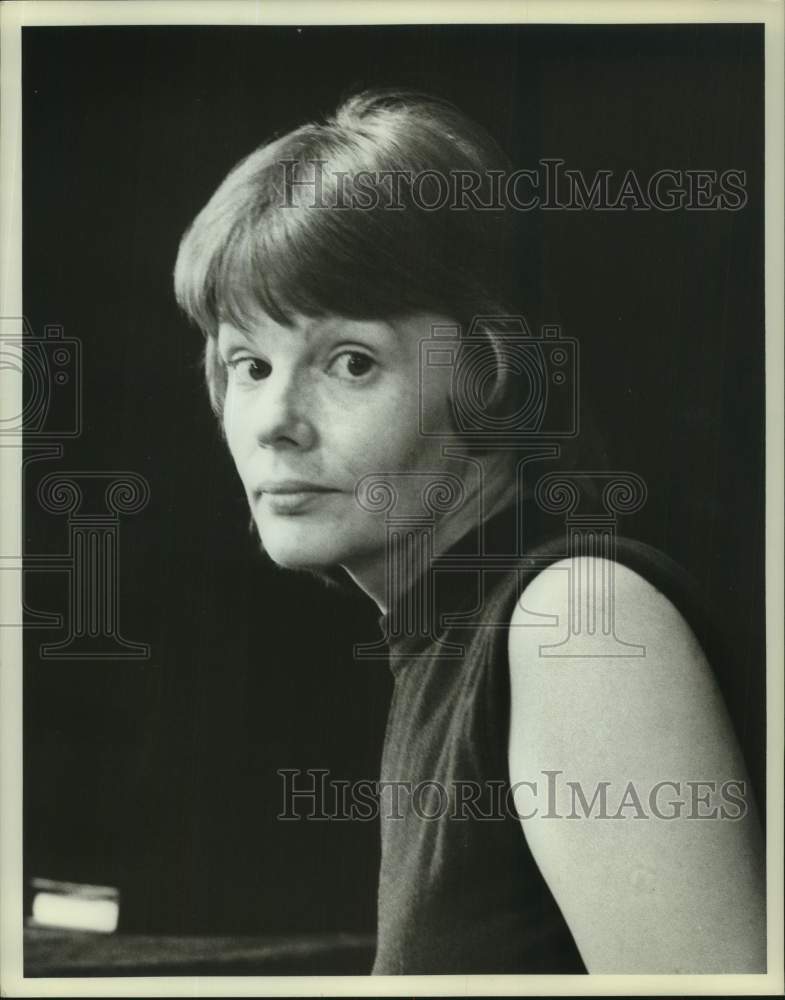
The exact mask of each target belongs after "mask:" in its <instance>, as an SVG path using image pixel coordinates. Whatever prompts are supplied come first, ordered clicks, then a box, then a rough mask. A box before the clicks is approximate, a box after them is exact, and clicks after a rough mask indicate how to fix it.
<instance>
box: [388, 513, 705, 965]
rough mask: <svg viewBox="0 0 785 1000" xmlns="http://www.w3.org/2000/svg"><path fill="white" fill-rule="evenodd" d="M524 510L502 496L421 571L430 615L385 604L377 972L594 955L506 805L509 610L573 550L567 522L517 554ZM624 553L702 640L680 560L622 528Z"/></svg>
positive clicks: (623, 559) (565, 961)
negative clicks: (585, 950)
mask: <svg viewBox="0 0 785 1000" xmlns="http://www.w3.org/2000/svg"><path fill="white" fill-rule="evenodd" d="M523 516H529V511H527V510H526V509H525V508H524V509H523V510H522V511H518V510H517V507H516V505H515V504H513V505H512V506H510V507H507V508H505V509H503V510H502V511H500V512H499V513H497V514H496V515H495V516H494V517H493V518H491V519H490V520H488V521H487V522H486V523H485V525H484V526H478V527H475V528H474V529H472V530H471V531H470V532H468V533H467V534H466V535H465V536H464V537H463V538H461V539H460V540H459V541H458V542H457V543H456V544H455V545H453V546H452V547H451V548H450V549H449V550H448V551H447V552H446V553H443V554H442V555H441V556H440V557H439V558H438V559H436V560H434V561H433V563H432V564H431V568H430V570H429V571H428V573H427V574H425V576H427V577H428V580H427V583H428V585H429V586H431V587H432V588H433V589H432V591H431V594H432V597H431V601H432V613H431V614H430V616H429V617H430V620H431V621H433V622H434V623H435V627H434V628H432V629H428V628H423V629H421V630H418V628H417V627H414V628H411V627H409V628H408V629H405V628H404V629H400V628H396V625H400V622H401V621H402V617H401V613H400V612H401V606H400V604H397V605H396V608H395V609H393V610H392V611H391V612H390V613H388V614H387V615H383V616H382V618H381V619H380V625H381V627H382V629H383V632H384V633H385V635H387V641H388V645H389V650H390V668H391V670H392V672H393V675H394V690H393V696H392V702H391V706H390V713H389V717H388V723H387V730H386V734H385V739H384V747H383V752H382V766H381V782H382V784H381V786H380V787H381V796H380V805H381V833H382V860H381V870H380V876H379V897H378V944H377V953H376V960H375V963H374V966H373V970H372V971H373V974H376V975H380V974H381V975H390V974H428V973H431V974H450V973H465V974H471V973H486V974H487V973H584V972H585V971H586V969H585V966H584V965H583V962H582V961H581V957H580V954H579V952H578V950H577V947H576V945H575V942H574V940H573V938H572V935H571V934H570V931H569V929H568V927H567V925H566V923H565V920H564V918H563V916H562V914H561V911H560V910H559V907H558V905H557V904H556V902H555V900H554V898H553V896H552V895H551V893H550V891H549V889H548V887H547V885H546V883H545V881H544V879H543V877H542V875H541V874H540V871H539V869H538V867H537V865H536V863H535V861H534V858H533V857H532V855H531V853H530V851H529V849H528V846H527V843H526V839H525V837H524V834H523V829H522V827H521V824H520V820H519V818H518V817H517V816H516V815H515V813H514V811H513V809H511V808H505V807H504V803H505V792H506V790H507V789H508V788H509V772H508V764H507V746H508V731H509V711H510V709H509V664H508V657H507V641H508V629H507V628H506V627H505V626H506V625H507V624H509V621H510V618H511V617H512V613H513V610H514V608H515V605H516V603H517V601H518V599H519V597H520V595H521V592H522V590H523V589H524V587H525V586H526V584H527V583H528V582H529V580H531V579H532V578H533V577H534V576H535V575H536V574H537V573H538V572H539V571H540V570H541V569H542V568H543V566H544V565H545V564H547V563H549V562H551V563H552V562H557V561H558V560H559V559H561V558H564V556H565V555H566V554H567V553H566V551H565V547H566V543H565V539H564V537H563V536H562V537H561V538H559V539H556V540H554V541H552V542H549V543H546V544H541V545H539V546H537V547H533V548H529V547H528V546H527V547H526V548H525V549H524V550H523V551H525V552H526V555H525V556H523V555H521V556H518V557H515V553H516V552H520V551H521V548H520V547H519V540H520V538H521V536H522V528H521V524H522V522H521V518H522V517H523ZM526 534H527V535H529V537H530V533H529V532H528V531H527V532H526ZM480 553H482V565H483V566H484V567H486V569H484V570H483V572H479V571H478V570H477V568H476V557H477V556H479V554H480ZM472 556H474V557H475V565H474V566H472V565H471V563H472ZM504 556H506V557H507V558H506V559H504V558H501V557H504ZM511 557H515V558H511ZM615 559H616V561H617V562H620V563H623V564H625V565H628V566H629V567H630V568H631V569H633V570H635V571H637V572H638V573H640V574H641V575H642V576H644V577H645V578H646V579H647V580H649V581H650V582H651V583H652V584H653V585H654V586H655V587H657V589H658V590H660V591H661V592H663V593H664V594H665V595H666V596H667V597H669V598H670V600H671V601H673V603H674V604H675V605H676V607H677V608H679V610H680V611H681V612H682V614H683V615H684V616H685V617H686V618H687V621H688V622H689V623H690V624H691V626H692V627H693V630H694V631H695V632H696V634H697V635H698V638H699V640H701V641H702V642H703V641H704V638H705V637H706V636H707V634H708V633H707V631H706V630H707V628H708V625H707V620H706V618H705V615H704V613H703V611H702V609H701V607H700V602H699V600H698V598H697V596H696V594H695V593H694V591H693V590H692V588H691V585H690V582H689V580H688V578H687V577H686V574H684V572H683V571H682V570H680V568H679V567H678V566H677V565H676V564H675V563H673V562H672V560H670V559H669V558H668V557H667V556H665V555H664V554H662V553H660V552H658V551H657V550H656V549H653V548H651V547H650V546H647V545H645V544H643V543H640V542H634V541H630V540H628V539H622V538H618V539H617V540H616V546H615ZM461 561H463V567H462V566H461ZM422 582H423V578H421V580H420V581H419V583H420V584H422ZM418 587H419V584H418ZM413 592H414V591H410V592H409V593H408V594H407V595H404V597H403V598H402V599H401V601H402V602H404V603H406V602H408V607H409V611H411V608H412V606H413V603H417V601H419V602H420V605H421V606H422V607H425V604H424V603H423V600H424V598H423V595H424V594H426V593H427V592H428V591H427V588H419V589H418V590H417V595H418V596H416V597H415V598H414V599H413V597H412V594H413ZM478 609H481V610H478ZM404 610H405V609H404ZM396 615H397V618H396ZM461 616H462V617H463V619H464V622H463V623H460V621H459V618H460V617H461ZM404 617H405V616H404ZM406 620H407V621H408V623H409V625H411V622H412V621H415V622H416V615H415V616H414V618H412V615H411V614H409V615H408V618H407V619H406ZM478 623H480V624H481V623H484V624H485V626H486V627H478ZM488 624H492V625H495V626H496V627H487V626H488ZM407 631H408V633H409V634H407ZM391 632H392V634H390V633H391ZM396 632H397V634H396ZM429 632H430V634H427V633H429ZM423 633H425V634H423ZM707 641H708V640H707ZM448 644H451V645H452V646H453V647H463V655H455V654H456V650H455V649H454V648H450V645H448ZM704 648H705V644H704ZM707 652H708V651H707ZM388 783H389V784H388ZM395 783H400V784H397V785H396V784H395ZM433 783H438V787H437V786H436V785H434V784H433ZM510 801H511V800H510ZM483 816H485V817H491V818H483Z"/></svg>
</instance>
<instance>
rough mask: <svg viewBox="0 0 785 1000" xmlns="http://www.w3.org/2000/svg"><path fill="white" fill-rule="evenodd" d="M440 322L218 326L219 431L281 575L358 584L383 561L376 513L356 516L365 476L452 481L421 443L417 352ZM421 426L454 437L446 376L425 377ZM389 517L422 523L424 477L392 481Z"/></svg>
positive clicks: (431, 440)
mask: <svg viewBox="0 0 785 1000" xmlns="http://www.w3.org/2000/svg"><path fill="white" fill-rule="evenodd" d="M445 322H449V321H448V320H446V319H445V318H444V317H438V316H431V315H424V314H421V315H417V316H414V317H411V318H407V319H405V320H400V321H398V320H396V321H392V322H385V321H378V322H377V321H367V320H347V319H343V318H340V317H330V318H326V319H325V318H317V319H309V318H307V317H298V318H297V319H296V320H295V322H294V324H293V326H291V327H285V326H281V325H279V324H278V323H276V322H275V321H274V320H272V319H271V318H270V317H269V316H268V315H267V314H266V313H264V312H261V311H260V312H259V313H258V314H257V316H256V317H255V322H254V323H253V326H252V329H251V330H250V332H247V333H246V332H243V331H241V330H238V329H236V328H235V327H233V326H231V325H230V324H222V325H221V327H220V330H219V335H218V349H219V352H220V356H221V359H222V361H223V363H224V364H225V365H226V370H227V390H226V398H225V402H224V415H223V419H224V429H225V433H226V438H227V441H228V444H229V448H230V450H231V453H232V457H233V458H234V461H235V464H236V466H237V470H238V472H239V474H240V478H241V480H242V482H243V486H244V487H245V491H246V495H247V497H248V502H249V504H250V506H251V511H252V513H253V517H254V520H255V523H256V525H257V528H258V531H259V534H260V536H261V540H262V544H263V546H264V549H265V551H266V552H267V553H268V554H269V555H270V557H271V558H272V559H273V560H274V561H275V562H276V563H278V564H279V565H282V566H288V567H292V568H295V567H300V568H308V567H312V568H316V567H329V566H336V565H342V566H344V567H345V568H346V569H347V570H349V571H350V572H352V573H357V574H362V573H363V572H364V571H365V572H367V571H368V570H369V568H370V569H372V568H373V567H374V566H378V565H379V562H380V560H383V559H384V557H385V542H386V523H385V515H384V513H378V512H369V511H367V510H364V509H363V508H362V507H361V506H360V504H359V503H358V501H357V499H356V497H355V487H356V485H357V483H358V482H359V481H360V480H361V479H362V478H363V477H365V476H367V475H369V474H372V473H376V474H380V475H381V476H384V475H385V474H387V475H391V474H396V473H401V472H420V473H427V472H431V473H433V474H434V478H436V476H437V475H438V474H439V473H444V472H452V473H453V474H458V475H460V474H461V471H462V468H463V467H462V466H460V467H459V466H458V463H457V462H455V461H451V460H448V459H445V458H443V457H442V455H441V447H442V445H443V443H444V439H441V438H439V437H432V436H424V435H423V434H421V433H420V422H421V416H420V395H421V377H420V342H421V341H422V340H423V339H426V338H428V337H429V336H430V335H431V330H432V326H433V325H434V324H436V323H441V324H444V323H445ZM426 377H427V378H428V384H427V385H426V387H425V393H424V397H423V410H424V412H423V414H422V418H423V423H424V426H427V427H429V428H439V429H441V428H444V431H445V433H449V431H450V428H451V426H452V423H451V417H450V403H449V379H450V369H449V368H443V369H434V370H429V371H428V372H427V373H426ZM392 481H393V482H394V486H395V489H396V491H397V494H398V499H397V503H396V507H395V515H396V517H397V516H399V515H406V514H407V513H408V514H414V515H416V514H420V515H422V514H424V513H425V511H424V510H423V508H422V506H421V502H420V499H419V498H420V495H421V493H422V486H423V476H410V477H406V476H403V477H401V476H397V475H396V476H394V480H392Z"/></svg>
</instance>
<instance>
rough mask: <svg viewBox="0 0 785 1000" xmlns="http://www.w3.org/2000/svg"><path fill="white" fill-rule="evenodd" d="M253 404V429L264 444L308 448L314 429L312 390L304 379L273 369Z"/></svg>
mask: <svg viewBox="0 0 785 1000" xmlns="http://www.w3.org/2000/svg"><path fill="white" fill-rule="evenodd" d="M255 404H256V405H255V407H254V424H255V426H254V433H255V435H256V440H257V442H258V443H259V445H261V446H262V447H265V448H274V447H287V446H288V447H292V446H294V447H298V448H309V447H311V445H312V444H313V439H314V432H313V424H312V421H311V418H310V411H311V405H310V393H309V391H308V387H307V386H306V385H305V384H304V383H303V380H302V379H299V378H297V377H296V376H294V375H292V374H287V373H285V372H278V373H276V372H275V371H273V372H272V373H271V374H270V376H269V378H267V379H266V380H265V384H264V388H263V389H262V390H261V391H260V392H259V395H258V398H257V400H256V401H255Z"/></svg>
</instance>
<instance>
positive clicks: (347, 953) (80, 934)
mask: <svg viewBox="0 0 785 1000" xmlns="http://www.w3.org/2000/svg"><path fill="white" fill-rule="evenodd" d="M375 943H376V942H375V939H374V936H373V935H371V934H358V933H349V932H347V933H337V934H336V933H334V934H297V935H270V936H267V937H251V936H228V935H227V936H225V937H190V936H188V937H185V936H176V937H175V936H168V935H143V934H94V933H88V932H84V931H62V930H49V929H46V928H27V929H26V930H25V934H24V967H25V976H29V977H37V976H58V977H59V976H191V975H202V976H203V975H214V976H231V975H241V976H281V975H314V976H315V975H367V974H368V973H369V972H370V970H371V966H372V964H373V957H374V949H375Z"/></svg>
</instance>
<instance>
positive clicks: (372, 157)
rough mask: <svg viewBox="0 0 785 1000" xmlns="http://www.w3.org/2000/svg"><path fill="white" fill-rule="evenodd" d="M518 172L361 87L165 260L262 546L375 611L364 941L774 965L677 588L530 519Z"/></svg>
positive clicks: (739, 771) (212, 210) (515, 968)
mask: <svg viewBox="0 0 785 1000" xmlns="http://www.w3.org/2000/svg"><path fill="white" fill-rule="evenodd" d="M510 173H511V171H510V164H509V163H508V161H507V160H506V159H505V157H504V156H503V154H502V153H501V152H500V150H499V149H498V147H497V146H496V145H495V143H494V142H493V141H492V140H491V139H490V137H489V136H487V134H485V133H484V131H483V130H482V129H480V128H478V127H477V126H476V125H474V124H473V123H471V122H470V121H469V120H467V119H466V118H465V117H464V116H463V115H462V114H460V113H459V112H458V111H457V110H456V109H454V108H453V107H451V106H450V105H448V104H446V103H444V102H442V101H439V100H436V99H432V98H428V97H424V96H421V95H414V94H405V93H391V92H379V93H365V94H361V95H359V96H357V97H354V98H352V99H350V100H348V101H347V102H345V103H344V104H343V105H342V107H341V108H340V109H339V110H338V112H337V113H336V114H335V116H334V117H333V118H331V119H329V120H328V121H327V122H326V123H325V124H320V125H306V126H304V127H302V128H300V129H297V130H295V131H294V132H292V133H290V134H288V135H286V136H284V137H283V138H280V139H277V140H275V141H273V142H271V143H269V144H266V145H264V146H262V147H261V148H260V149H258V150H257V151H256V152H254V153H252V154H251V155H250V156H249V157H248V158H247V159H246V160H244V161H243V162H242V163H240V164H239V165H238V166H237V167H236V168H235V169H234V170H233V171H232V172H231V173H230V174H229V176H228V177H227V178H226V179H225V180H224V182H223V183H222V184H221V185H220V187H219V188H218V190H217V191H216V192H215V194H214V195H213V197H212V198H211V199H210V201H209V202H208V204H207V205H206V207H205V208H204V209H203V210H202V211H201V213H200V214H199V215H198V216H197V218H196V220H195V221H194V223H193V225H192V226H191V228H190V229H189V231H188V232H187V233H186V235H185V237H184V238H183V242H182V244H181V247H180V252H179V256H178V260H177V266H176V273H175V284H176V292H177V297H178V301H179V302H180V304H181V306H182V307H183V309H184V310H185V311H186V313H187V314H188V315H189V316H190V317H191V318H192V319H193V320H195V321H196V322H197V323H198V324H199V326H200V327H201V328H202V330H203V331H204V332H205V334H206V372H207V382H208V387H209V390H210V396H211V400H212V403H213V406H214V408H215V410H216V412H217V414H218V415H219V417H220V419H221V422H222V427H223V429H224V433H225V436H226V440H227V443H228V446H229V449H230V451H231V453H232V456H233V458H234V461H235V463H236V465H237V470H238V473H239V475H240V478H241V480H242V483H243V486H244V488H245V491H246V495H247V498H248V502H249V504H250V508H251V512H252V515H253V520H254V523H255V525H256V528H257V529H258V533H259V536H260V538H261V542H262V545H263V548H264V550H265V551H266V552H267V554H268V555H269V556H270V558H271V559H273V560H274V561H275V562H276V563H277V564H279V565H281V566H284V567H291V568H304V569H308V570H312V571H316V572H319V573H323V574H325V575H330V574H332V573H334V572H335V571H336V570H337V569H338V568H339V567H340V568H342V569H343V570H344V571H345V572H346V573H348V574H349V576H350V577H351V578H352V579H353V580H354V582H355V583H356V584H357V585H358V586H359V587H361V588H362V589H363V590H364V591H365V592H366V593H367V594H369V595H370V596H371V597H372V598H373V599H374V600H375V601H376V603H377V604H378V606H379V609H380V611H381V613H382V617H381V625H382V629H383V631H384V634H385V637H386V641H387V651H388V653H389V657H390V665H391V668H392V670H393V673H394V675H395V691H394V695H393V702H392V705H391V709H390V716H389V720H388V727H387V732H386V737H385V746H384V756H383V761H382V775H381V777H382V786H381V815H382V868H381V875H380V883H379V940H378V950H377V956H376V962H375V965H374V970H373V971H374V972H375V973H380V974H384V973H457V972H462V973H480V972H498V973H501V972H521V973H524V972H575V971H584V969H588V971H589V972H628V973H633V972H641V973H643V972H645V973H653V972H743V971H762V970H763V969H764V968H765V925H764V912H763V898H764V897H763V871H762V869H763V863H762V848H761V841H760V829H759V825H758V819H757V815H756V810H755V807H754V803H753V802H752V801H751V798H750V793H749V782H748V779H747V776H746V772H745V770H744V762H743V760H742V758H741V754H740V751H739V749H738V746H737V744H736V741H735V738H734V735H733V732H732V729H731V726H730V723H729V720H728V716H727V713H726V711H725V708H724V705H723V703H722V699H721V696H720V695H719V693H718V689H717V687H716V684H715V682H714V678H713V674H712V670H711V667H710V665H709V660H708V658H707V651H711V649H712V645H711V637H710V631H709V629H708V628H706V627H705V625H704V624H703V618H702V615H701V613H700V610H699V608H698V607H697V604H696V602H695V600H694V598H693V596H692V594H691V592H690V589H689V586H688V585H686V584H685V583H684V581H683V579H682V577H681V575H680V574H679V572H678V570H677V569H676V568H675V567H674V566H673V565H672V564H670V563H669V562H668V560H666V559H665V558H664V557H662V556H661V555H660V554H658V553H656V552H654V551H653V550H650V549H648V548H647V547H646V546H642V545H638V544H636V543H632V542H626V541H623V540H618V542H616V543H615V544H614V546H613V547H612V548H611V549H608V548H607V547H606V548H605V549H595V550H586V551H585V552H584V551H580V552H579V551H576V550H575V549H574V548H571V549H570V550H569V551H565V546H564V542H563V541H559V542H554V541H553V540H552V539H550V540H549V539H548V538H546V537H545V536H546V535H547V533H548V532H547V529H546V528H545V527H544V519H543V517H542V513H543V509H544V510H545V511H547V509H548V506H549V496H550V499H551V501H553V500H554V498H555V499H556V501H558V500H559V496H558V494H559V491H560V489H561V490H562V492H563V489H564V487H563V484H562V485H561V486H560V485H559V484H558V483H554V481H552V480H549V479H548V471H549V469H548V466H547V465H543V462H546V461H547V460H549V459H551V458H553V457H554V456H555V455H556V453H557V451H558V448H557V447H556V446H555V445H554V444H553V440H552V439H549V438H548V436H547V434H546V433H545V430H544V428H543V419H544V417H543V412H544V411H543V405H542V399H543V385H544V383H543V382H542V380H543V379H545V378H549V377H550V369H549V367H548V366H549V364H550V360H549V358H548V357H546V354H547V351H546V345H545V342H544V341H535V340H533V339H532V338H531V337H530V335H529V332H528V330H527V328H526V327H525V324H524V323H523V321H522V320H521V319H519V318H518V317H519V307H518V302H517V296H516V285H518V284H519V283H520V265H519V264H518V256H517V255H516V253H515V252H514V241H513V238H512V228H511V218H510V217H511V214H512V213H511V212H510V211H509V210H505V205H504V204H503V199H500V197H499V193H500V191H501V190H502V189H501V188H500V186H499V185H500V179H502V180H503V179H504V178H505V177H509V176H510ZM550 357H551V359H552V358H553V357H555V355H553V354H551V356H550ZM566 357H567V352H566V351H564V350H563V349H562V350H561V359H562V362H563V361H564V359H565V358H566ZM557 360H558V359H557ZM560 363H561V362H560ZM554 384H556V383H555V382H554ZM478 414H480V416H482V414H485V422H483V419H479V418H478V419H474V418H475V417H477V415H478ZM533 490H536V491H537V496H538V497H539V499H540V501H541V502H540V504H539V506H538V504H537V503H535V502H534V501H533V499H532V492H533ZM552 510H553V506H552V504H551V511H552ZM571 537H574V536H571ZM604 537H605V536H603V538H604ZM522 539H523V541H522ZM609 556H612V559H609ZM598 579H599V580H601V581H603V583H602V584H601V585H599V586H598V585H596V581H597V580H598ZM609 598H610V600H611V601H612V602H613V603H612V604H609V603H608V600H609ZM584 613H585V614H586V616H587V617H586V619H580V617H579V616H580V615H582V614H584ZM603 615H605V617H604V618H603ZM581 621H584V622H586V621H588V627H586V628H584V629H583V631H582V630H581V627H580V622H581ZM598 621H601V622H602V625H601V627H597V626H596V622H598ZM576 622H577V626H576ZM565 631H566V633H567V634H566V636H565ZM581 636H583V638H584V639H587V641H588V645H586V644H584V645H583V646H581V641H580V640H581ZM576 639H577V640H578V641H577V644H576ZM565 643H567V644H566V645H565ZM361 652H362V651H361ZM365 652H366V653H367V654H368V655H374V653H375V652H376V651H375V650H374V649H373V648H372V649H370V650H365ZM614 796H615V799H614Z"/></svg>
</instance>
